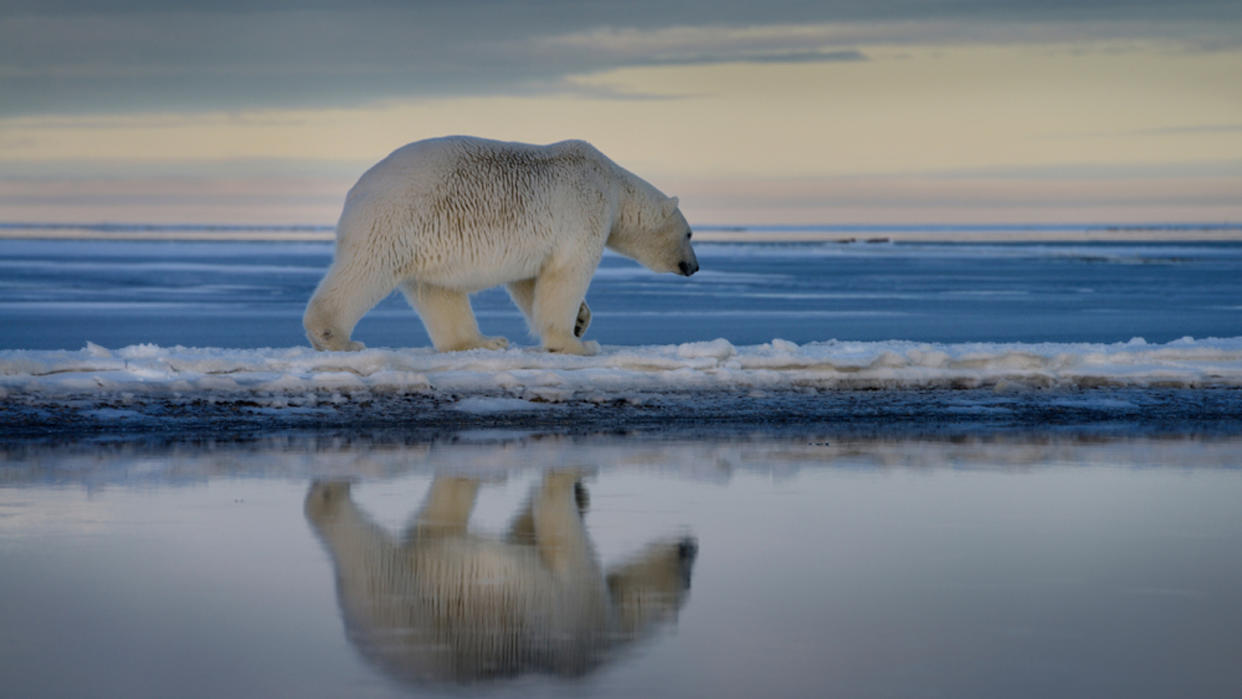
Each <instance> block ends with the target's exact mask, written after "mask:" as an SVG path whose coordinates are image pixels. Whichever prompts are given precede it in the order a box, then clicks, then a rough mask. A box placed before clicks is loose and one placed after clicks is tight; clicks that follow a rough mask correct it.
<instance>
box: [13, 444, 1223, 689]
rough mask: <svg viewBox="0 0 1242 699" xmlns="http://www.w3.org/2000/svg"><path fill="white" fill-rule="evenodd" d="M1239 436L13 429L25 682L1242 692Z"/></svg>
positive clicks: (17, 660)
mask: <svg viewBox="0 0 1242 699" xmlns="http://www.w3.org/2000/svg"><path fill="white" fill-rule="evenodd" d="M1239 454H1242V441H1240V440H1238V439H1237V438H1220V439H1208V440H1201V439H1151V438H1144V439H1133V438H1121V439H1111V438H1099V437H1096V438H1090V439H1087V438H1074V437H1072V436H1067V435H1061V436H1058V437H1048V436H1042V437H1022V436H993V437H980V438H959V439H955V440H951V441H950V440H941V441H937V440H931V441H927V440H917V439H912V440H904V439H892V440H868V439H859V438H855V439H846V440H839V439H835V438H832V437H825V436H820V435H810V436H796V437H795V436H781V437H774V436H771V435H768V436H763V435H759V436H745V435H739V436H738V437H736V438H735V439H732V440H725V441H720V440H712V441H696V440H690V439H687V440H675V439H651V438H643V439H639V438H637V437H633V436H621V435H612V436H599V437H575V438H567V437H555V436H538V435H518V434H508V433H500V432H496V433H493V432H477V433H466V434H462V435H459V436H458V438H456V439H454V440H452V441H443V442H435V443H403V442H400V441H399V440H398V441H394V440H392V439H385V440H370V439H364V438H350V439H343V440H329V439H324V438H290V437H285V438H270V439H262V440H256V441H253V442H247V443H239V444H233V443H222V444H192V443H174V444H149V443H138V444H129V443H120V444H114V443H107V442H94V443H79V444H61V445H31V444H25V445H16V446H13V445H10V446H8V447H4V448H3V449H0V457H3V462H2V464H0V649H2V650H0V677H3V678H4V686H5V689H4V694H5V695H6V696H15V697H17V696H20V697H38V696H126V697H156V696H160V697H168V696H230V697H247V696H323V697H329V696H375V697H385V696H410V695H417V696H438V695H444V696H458V697H459V696H474V695H476V694H482V695H486V696H495V697H503V696H606V697H635V696H652V697H661V696H726V697H749V696H765V697H776V696H780V697H794V696H829V695H837V696H894V697H908V696H948V697H998V696H1006V697H1012V696H1032V697H1035V696H1038V697H1048V696H1131V697H1134V696H1237V695H1238V692H1239V690H1242V664H1239V662H1238V658H1239V649H1242V592H1240V590H1242V556H1239V551H1242V517H1239V511H1240V510H1239V503H1242V468H1240V464H1239V461H1240V459H1239Z"/></svg>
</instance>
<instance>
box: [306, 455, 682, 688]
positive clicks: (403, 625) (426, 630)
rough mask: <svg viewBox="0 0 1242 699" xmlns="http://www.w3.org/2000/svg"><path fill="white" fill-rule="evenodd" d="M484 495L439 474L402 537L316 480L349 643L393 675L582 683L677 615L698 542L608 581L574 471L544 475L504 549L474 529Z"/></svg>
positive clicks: (319, 529)
mask: <svg viewBox="0 0 1242 699" xmlns="http://www.w3.org/2000/svg"><path fill="white" fill-rule="evenodd" d="M478 487H479V484H478V481H476V480H473V479H468V478H451V477H440V478H437V479H436V480H435V482H434V483H433V484H432V486H431V492H430V493H429V494H428V496H427V500H426V502H425V503H424V504H423V507H422V509H421V510H420V511H419V512H418V514H417V515H416V517H415V518H414V521H413V522H412V524H411V526H410V528H409V530H408V531H407V532H406V538H405V539H404V540H403V541H397V540H395V539H394V538H393V537H392V536H390V535H389V534H388V533H387V532H385V531H383V530H382V529H380V528H379V527H378V526H376V525H375V524H374V523H372V522H371V521H370V520H369V519H368V518H367V517H366V516H365V515H364V514H363V513H362V512H361V511H360V510H359V509H358V507H357V506H356V505H355V504H354V502H353V501H352V499H351V498H350V495H349V486H348V484H343V483H331V484H323V483H317V484H315V485H312V486H311V489H310V492H309V493H308V494H307V496H306V516H307V519H309V521H310V523H311V525H312V527H313V528H314V529H315V531H316V533H317V534H318V535H319V536H320V538H321V539H322V540H323V542H324V544H325V545H326V547H327V549H328V551H329V553H330V554H331V555H332V558H333V560H334V562H335V564H336V578H337V594H338V598H339V601H340V605H341V613H342V616H343V617H344V619H345V626H346V629H347V632H348V633H349V636H350V639H351V640H352V641H353V642H354V643H355V644H356V645H357V647H358V648H359V649H360V650H361V651H362V653H363V654H364V655H365V656H366V657H367V658H368V659H370V660H372V661H373V662H375V663H376V664H377V665H379V666H380V667H381V668H383V669H384V670H385V671H386V672H388V673H390V674H392V675H394V676H397V677H398V678H401V679H406V680H426V679H442V680H443V679H449V680H457V681H468V680H473V679H483V678H489V677H503V676H511V675H517V674H520V673H522V672H526V671H540V672H553V673H558V674H562V675H579V674H582V673H584V672H586V671H588V670H590V669H592V668H593V667H595V666H596V665H598V664H599V663H600V662H601V661H603V660H604V659H605V654H606V653H607V652H608V651H609V650H612V649H615V648H617V647H618V646H619V645H620V644H621V643H622V642H624V641H627V640H632V639H634V638H635V637H637V636H638V635H640V634H641V633H642V632H643V631H644V630H647V629H649V628H652V627H653V626H654V625H655V624H656V623H657V622H660V621H663V620H667V619H670V618H675V617H676V614H677V612H678V610H679V609H680V608H681V605H682V603H683V602H684V599H685V591H686V589H688V588H689V585H690V569H691V567H692V565H693V563H694V557H695V553H696V550H697V547H696V545H695V543H694V540H693V539H682V540H680V541H676V542H671V543H664V544H656V545H652V546H650V547H649V548H648V549H647V550H646V551H645V552H644V553H643V554H642V555H641V556H640V557H639V558H637V559H635V560H634V561H633V562H631V563H629V564H628V565H624V566H621V567H620V568H618V569H616V570H613V571H611V572H610V573H609V574H608V575H607V576H605V575H604V574H603V573H602V571H601V569H600V565H599V561H598V559H597V558H596V555H595V552H594V550H593V547H592V546H591V542H590V539H589V538H588V537H587V533H586V530H585V528H584V526H583V522H582V515H581V512H580V507H583V508H584V507H585V491H584V490H582V489H581V485H580V484H579V483H577V475H576V474H575V473H566V472H559V473H549V474H547V475H546V477H545V478H544V480H543V483H542V484H541V485H540V487H539V488H538V489H537V490H536V492H535V494H534V495H533V496H532V498H531V501H530V502H529V503H528V505H527V507H526V508H525V509H524V511H523V512H522V513H521V514H519V515H518V517H517V518H516V519H515V520H514V521H513V524H512V527H511V530H510V532H509V535H508V538H507V540H504V541H501V540H499V539H489V538H484V537H481V536H476V535H472V534H469V533H467V531H466V524H467V520H468V519H469V517H470V511H471V509H472V508H473V506H474V500H475V494H476V492H477V491H478ZM575 496H577V497H575Z"/></svg>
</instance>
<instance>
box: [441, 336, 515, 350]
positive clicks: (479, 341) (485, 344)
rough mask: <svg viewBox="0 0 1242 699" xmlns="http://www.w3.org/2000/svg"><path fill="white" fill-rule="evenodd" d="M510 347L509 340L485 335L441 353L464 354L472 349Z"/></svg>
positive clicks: (450, 347)
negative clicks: (463, 352)
mask: <svg viewBox="0 0 1242 699" xmlns="http://www.w3.org/2000/svg"><path fill="white" fill-rule="evenodd" d="M508 346H509V340H507V339H505V338H503V337H487V336H485V335H479V336H478V337H476V338H475V339H473V340H466V341H463V342H458V343H457V344H455V345H450V346H448V347H445V348H443V349H441V350H440V351H441V352H462V351H465V350H472V349H489V350H502V349H504V348H506V347H508Z"/></svg>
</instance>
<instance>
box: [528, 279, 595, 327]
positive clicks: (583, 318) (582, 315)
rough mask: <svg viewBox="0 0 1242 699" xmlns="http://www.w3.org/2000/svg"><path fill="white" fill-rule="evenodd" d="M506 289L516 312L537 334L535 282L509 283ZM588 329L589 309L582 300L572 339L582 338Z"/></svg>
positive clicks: (529, 280) (530, 280) (589, 325)
mask: <svg viewBox="0 0 1242 699" xmlns="http://www.w3.org/2000/svg"><path fill="white" fill-rule="evenodd" d="M508 289H509V297H510V298H512V299H513V303H514V304H515V305H516V306H517V307H518V310H520V311H522V315H524V316H526V322H527V323H528V324H530V326H531V332H538V331H539V329H538V328H536V327H535V280H534V279H522V280H519V281H516V282H509V284H508ZM589 327H591V307H590V306H588V305H587V302H586V301H585V300H583V302H582V303H580V304H578V317H577V319H576V320H575V321H574V337H582V336H583V335H585V334H586V331H587V328H589Z"/></svg>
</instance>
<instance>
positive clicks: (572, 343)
mask: <svg viewBox="0 0 1242 699" xmlns="http://www.w3.org/2000/svg"><path fill="white" fill-rule="evenodd" d="M543 348H544V349H545V350H547V351H549V352H555V353H558V354H577V355H582V356H591V355H595V354H599V343H598V342H596V341H594V340H587V341H586V342H583V341H582V340H579V339H578V338H576V337H569V338H564V339H560V340H553V341H550V342H544V343H543Z"/></svg>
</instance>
